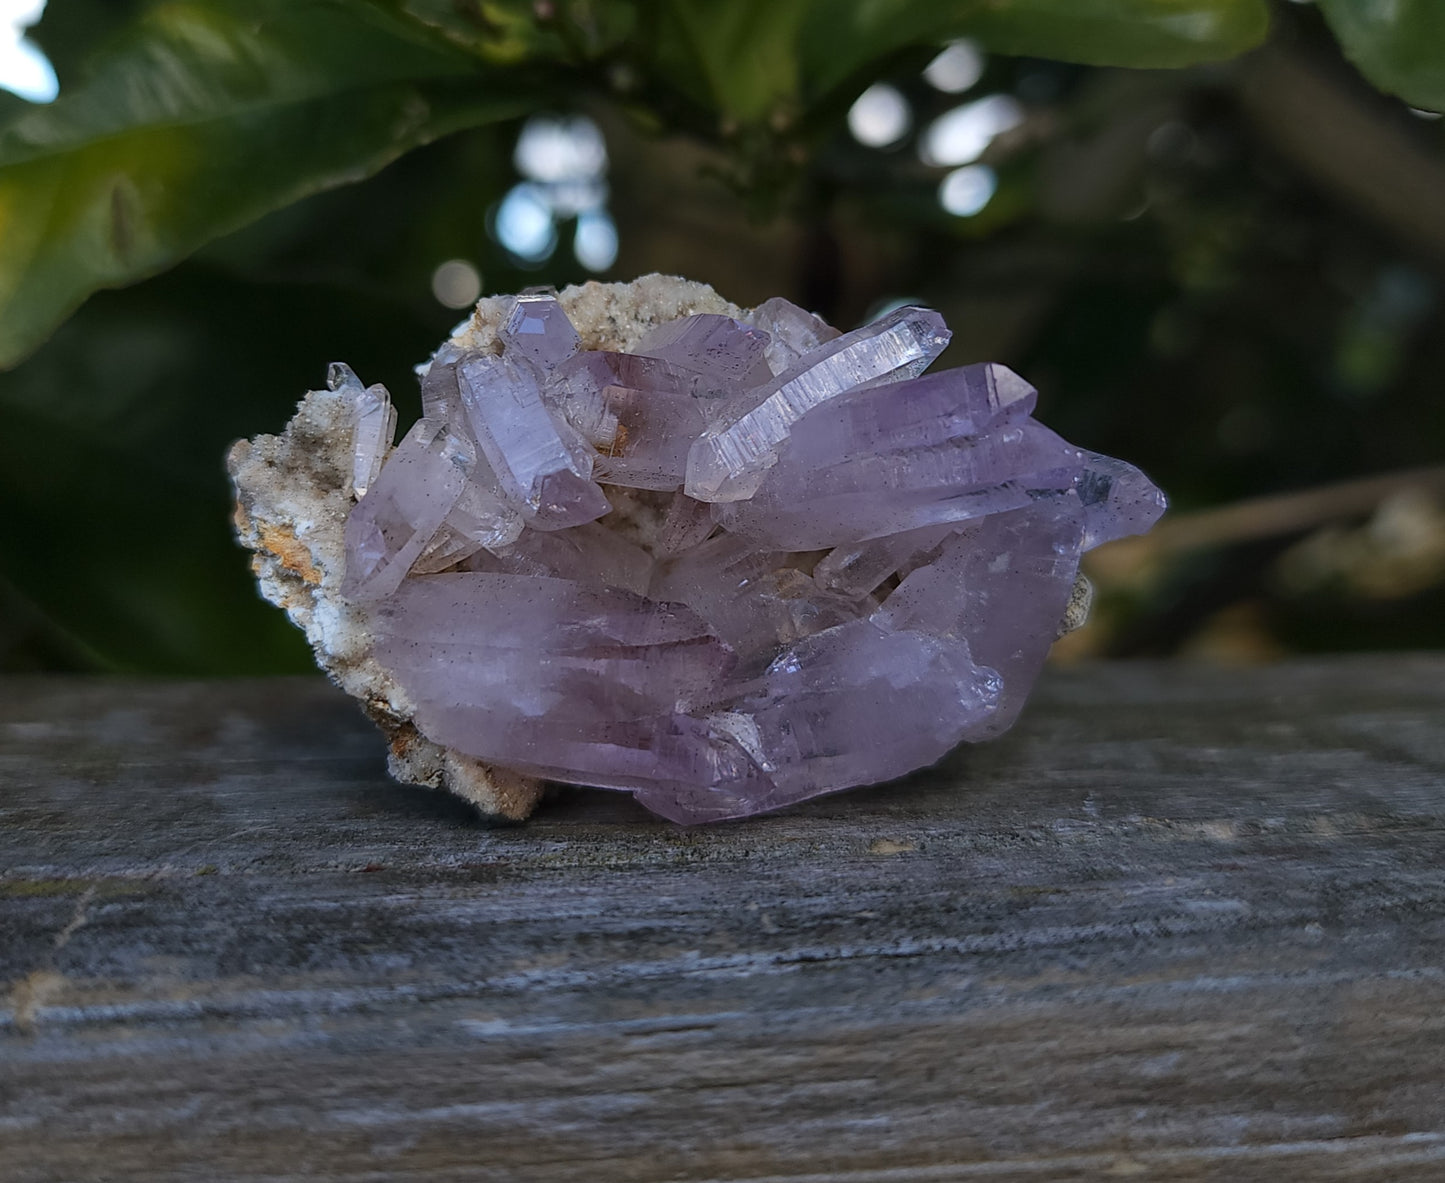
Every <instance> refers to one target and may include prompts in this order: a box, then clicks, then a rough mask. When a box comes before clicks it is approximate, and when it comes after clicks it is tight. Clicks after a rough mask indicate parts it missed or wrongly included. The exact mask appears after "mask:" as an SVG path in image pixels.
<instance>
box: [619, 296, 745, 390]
mask: <svg viewBox="0 0 1445 1183" xmlns="http://www.w3.org/2000/svg"><path fill="white" fill-rule="evenodd" d="M769 344H770V340H769V337H768V334H767V333H766V332H764V331H762V330H761V329H757V328H754V327H753V326H752V325H746V324H742V323H741V322H739V321H736V320H733V319H732V317H730V316H719V315H716V314H711V313H702V314H700V315H697V316H685V317H683V318H682V319H681V320H674V321H671V322H669V323H667V324H663V325H659V326H658V327H657V328H655V329H653V330H652V331H651V332H650V333H648V334H647V335H646V336H645V337H643V338H642V340H641V341H639V342H638V343H637V348H636V350H635V352H636V353H640V354H645V355H646V356H648V357H655V358H658V359H660V360H662V361H666V362H669V363H671V364H673V365H675V366H679V367H682V368H684V369H688V370H692V371H693V372H695V373H696V374H698V375H699V376H700V377H701V378H702V379H703V384H702V391H701V392H700V393H705V394H709V395H711V394H721V393H722V392H724V391H726V390H729V389H732V388H737V387H742V388H744V389H746V388H749V387H753V386H760V385H762V384H763V383H766V382H767V381H768V380H769V379H771V378H772V376H773V372H772V370H771V369H769V368H768V362H767V358H766V350H767V348H768V346H769Z"/></svg>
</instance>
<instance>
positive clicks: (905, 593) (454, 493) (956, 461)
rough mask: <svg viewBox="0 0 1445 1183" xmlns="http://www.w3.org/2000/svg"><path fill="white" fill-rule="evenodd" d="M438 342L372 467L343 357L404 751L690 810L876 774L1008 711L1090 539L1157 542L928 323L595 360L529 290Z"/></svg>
mask: <svg viewBox="0 0 1445 1183" xmlns="http://www.w3.org/2000/svg"><path fill="white" fill-rule="evenodd" d="M498 342H499V345H500V352H492V351H485V352H471V353H468V352H466V351H464V350H461V349H459V348H458V347H457V346H456V345H448V346H446V347H444V348H443V350H442V351H440V352H439V353H438V354H437V356H436V357H435V358H434V359H433V361H432V365H431V367H430V368H429V370H428V371H427V373H426V376H425V377H424V379H423V386H422V397H423V405H424V408H425V411H426V415H427V418H425V419H423V420H421V421H420V422H418V423H417V425H416V426H415V427H413V428H412V429H411V431H410V432H408V433H407V435H406V437H405V438H404V439H403V440H402V441H401V443H400V444H399V445H398V446H397V447H396V448H395V449H394V450H392V451H391V452H390V454H389V455H387V456H386V459H385V462H384V463H381V462H380V457H381V456H382V455H383V454H384V453H385V448H386V445H387V444H389V442H390V438H391V422H392V418H391V417H392V412H391V410H390V404H389V402H388V401H387V399H386V396H385V391H384V390H383V389H382V388H379V387H375V388H369V389H368V388H363V387H362V386H361V384H360V383H359V381H357V380H356V378H355V376H354V375H352V374H351V372H350V371H349V370H345V369H344V367H339V368H337V369H336V370H335V371H334V374H333V388H334V389H341V388H342V387H343V386H344V388H345V389H346V390H347V391H348V392H350V393H351V394H352V395H353V397H354V400H355V407H356V417H357V426H356V433H355V436H356V442H355V451H356V465H355V468H356V480H355V482H354V483H355V485H356V487H357V495H358V501H357V504H356V506H355V508H354V509H353V510H352V512H351V517H350V520H349V522H348V525H347V529H346V560H347V580H346V585H345V594H347V595H348V596H351V597H352V598H354V599H356V600H358V601H364V602H366V603H367V604H368V605H369V606H370V612H371V618H372V629H371V632H372V638H373V644H372V656H373V657H374V658H375V659H376V661H377V662H378V663H379V664H380V665H381V666H382V667H383V668H384V669H385V670H386V671H387V672H388V673H389V674H390V675H391V677H392V678H393V679H394V680H395V681H396V683H397V684H398V685H399V686H400V687H401V689H402V690H403V691H404V692H405V695H406V697H407V698H408V699H409V700H410V702H411V703H412V704H413V705H414V715H413V722H414V723H415V725H416V726H417V728H419V729H420V731H421V732H422V734H423V735H425V736H426V737H427V738H429V739H431V740H432V741H434V742H436V743H438V744H442V745H444V746H446V747H447V748H450V749H452V750H454V751H456V752H458V753H461V754H463V755H467V756H471V757H474V758H476V759H478V760H481V761H485V762H488V763H490V764H493V765H495V766H498V767H504V768H509V769H513V770H515V771H518V772H521V773H526V774H531V775H534V776H541V777H545V778H548V779H551V780H557V781H563V782H569V783H573V784H582V785H594V786H598V787H602V788H610V789H619V790H624V791H628V792H631V793H633V794H634V795H635V796H636V797H637V799H638V800H639V801H641V802H642V803H643V804H644V805H646V806H647V807H648V808H649V809H652V810H654V811H655V812H657V813H660V814H662V815H664V816H666V817H669V818H672V819H674V820H677V821H681V822H698V821H711V820H717V819H722V818H732V817H741V816H745V815H748V814H753V813H758V812H761V811H764V810H769V809H775V808H779V807H781V806H784V805H788V804H790V803H792V802H795V801H801V800H804V799H806V798H808V797H813V796H816V795H818V794H820V793H827V792H832V791H834V790H837V789H843V788H848V787H850V786H853V785H860V784H871V783H876V782H879V781H886V780H891V779H894V778H897V777H900V776H903V775H905V774H906V773H908V772H911V771H913V770H915V769H917V768H921V767H924V766H926V765H928V764H931V763H933V762H934V761H936V760H938V759H940V758H941V757H942V756H943V755H945V754H946V753H947V752H948V751H949V750H950V749H951V748H953V747H954V746H955V745H956V744H958V743H960V742H961V741H965V740H979V739H985V738H989V737H991V736H994V735H997V734H999V733H1000V732H1001V731H1003V730H1005V729H1006V728H1007V727H1008V726H1010V725H1011V724H1012V723H1013V721H1014V719H1015V718H1017V716H1018V713H1019V711H1020V709H1021V708H1022V706H1023V703H1024V700H1025V698H1026V697H1027V695H1028V692H1029V689H1030V687H1031V685H1032V683H1033V681H1034V679H1035V677H1036V676H1037V674H1038V671H1039V669H1040V667H1041V666H1042V664H1043V662H1044V658H1045V656H1046V655H1047V653H1048V649H1049V646H1050V644H1051V643H1052V642H1053V640H1054V638H1055V636H1056V635H1057V632H1058V628H1059V623H1060V620H1061V619H1062V617H1063V616H1064V613H1065V609H1066V606H1067V605H1068V603H1069V600H1070V596H1071V594H1072V592H1073V589H1074V584H1075V580H1076V577H1077V573H1078V565H1079V556H1080V554H1081V553H1082V552H1083V551H1085V550H1088V549H1089V548H1091V547H1093V546H1097V545H1098V544H1099V543H1101V542H1106V541H1108V540H1110V539H1112V538H1117V537H1120V536H1122V535H1125V534H1134V533H1139V532H1142V531H1144V530H1147V529H1148V528H1149V527H1150V526H1151V525H1152V524H1153V523H1154V522H1155V521H1156V520H1157V519H1158V517H1159V515H1160V514H1161V513H1163V511H1164V498H1163V495H1162V494H1161V493H1160V492H1159V490H1158V489H1156V488H1155V487H1154V486H1153V485H1152V484H1151V483H1150V482H1149V480H1148V478H1147V477H1145V476H1144V475H1143V474H1142V473H1141V472H1140V471H1139V470H1138V469H1136V468H1133V467H1132V466H1130V465H1128V464H1125V463H1123V462H1122V461H1118V460H1113V459H1111V458H1109V457H1106V456H1100V455H1097V454H1095V453H1092V452H1085V451H1082V450H1081V449H1078V448H1075V447H1073V446H1072V445H1071V444H1069V443H1067V442H1066V441H1064V440H1062V439H1060V438H1059V437H1058V436H1057V435H1055V434H1054V433H1053V432H1051V431H1049V430H1048V429H1047V428H1045V427H1043V426H1042V425H1041V424H1039V423H1038V422H1036V421H1035V420H1034V419H1033V418H1032V412H1033V408H1034V401H1035V395H1034V391H1033V389H1032V388H1031V387H1030V386H1029V385H1028V384H1027V383H1025V382H1024V381H1023V380H1022V379H1021V378H1019V377H1018V376H1017V375H1016V374H1014V373H1012V372H1011V371H1009V370H1007V369H1005V368H1003V367H1002V366H998V365H972V366H965V367H962V368H960V369H953V370H945V371H940V372H937V373H929V374H924V373H923V371H924V370H925V369H926V368H927V367H928V366H929V364H930V363H932V362H933V361H934V359H936V358H937V356H938V354H939V353H940V352H941V351H942V349H943V347H944V346H945V345H946V344H947V342H948V330H947V329H946V328H945V327H944V325H943V321H942V319H941V318H940V317H939V316H938V314H937V313H935V312H932V311H929V310H927V309H923V308H912V307H910V308H902V309H898V310H896V311H894V312H892V313H890V314H889V315H887V316H885V317H883V318H882V319H880V320H878V321H876V322H874V323H873V324H869V325H865V326H864V327H862V328H860V329H856V330H854V331H853V332H850V333H843V334H839V333H838V332H837V331H836V330H835V329H833V328H831V327H830V326H828V325H827V324H825V323H823V322H822V321H821V320H819V319H818V318H816V317H814V316H812V315H811V314H809V313H807V312H805V311H804V310H803V309H800V308H798V307H797V306H795V305H792V304H789V303H788V302H787V301H785V300H769V301H768V302H767V303H766V304H764V305H762V306H760V307H759V308H757V309H755V310H754V311H753V312H751V313H748V314H746V315H745V316H744V317H743V318H742V319H740V320H734V319H731V318H730V317H727V316H722V315H717V314H702V315H696V316H690V317H683V318H681V319H679V320H675V321H670V322H667V323H664V324H661V325H658V326H656V327H655V328H653V329H652V330H651V331H650V332H649V333H647V334H646V335H645V336H644V337H643V338H642V340H641V341H640V342H639V343H638V345H637V347H636V348H635V349H634V350H633V351H632V352H629V353H618V352H607V351H601V350H585V349H582V348H581V344H582V343H581V341H580V339H579V336H578V334H577V332H576V330H575V329H574V327H573V326H572V324H571V323H569V321H568V319H567V316H566V314H565V313H564V311H563V309H562V307H561V305H560V304H559V303H558V301H557V300H556V299H555V298H553V297H551V296H548V295H544V294H535V295H534V294H526V295H523V296H520V297H518V298H517V299H516V300H515V301H514V303H513V304H512V305H511V306H510V308H509V311H508V314H507V315H506V316H505V317H504V319H503V323H502V326H501V327H500V330H499V332H498Z"/></svg>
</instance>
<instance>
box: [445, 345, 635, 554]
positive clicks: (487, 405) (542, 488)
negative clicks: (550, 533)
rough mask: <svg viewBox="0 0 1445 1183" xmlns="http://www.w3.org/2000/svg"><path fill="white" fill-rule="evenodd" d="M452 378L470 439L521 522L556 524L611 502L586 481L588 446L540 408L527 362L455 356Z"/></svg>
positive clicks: (582, 518)
mask: <svg viewBox="0 0 1445 1183" xmlns="http://www.w3.org/2000/svg"><path fill="white" fill-rule="evenodd" d="M457 377H458V384H459V387H460V390H461V398H462V405H463V406H464V407H465V409H466V415H467V421H468V423H469V424H470V425H471V428H472V432H473V433H474V435H475V436H476V439H477V443H478V444H479V445H480V447H481V450H482V453H483V454H484V455H485V456H486V458H487V463H488V464H489V465H490V467H491V470H492V471H493V472H494V473H496V475H497V480H498V482H499V483H500V485H501V489H502V492H503V494H504V495H505V496H506V497H507V498H509V499H510V500H512V501H513V502H514V503H515V504H516V505H517V507H518V509H519V511H520V512H521V513H522V515H523V516H524V517H525V518H527V520H528V521H530V522H531V523H533V524H534V525H536V526H537V527H538V528H539V529H548V530H561V529H565V528H567V527H568V526H580V525H582V524H583V523H584V522H591V521H595V520H596V519H597V518H600V517H601V516H602V515H603V514H605V513H606V512H607V511H608V510H609V509H610V508H611V507H610V506H609V505H608V503H607V498H606V496H605V495H604V494H603V492H602V489H601V487H600V486H599V485H598V484H597V483H596V482H595V481H594V480H593V479H592V463H593V456H594V453H593V451H592V449H591V448H590V447H589V446H588V445H587V442H586V441H585V440H583V439H582V438H581V436H579V435H578V434H577V433H576V432H575V431H574V430H573V429H572V428H571V427H570V426H569V425H568V424H567V423H566V422H565V421H563V420H561V419H559V418H558V417H556V416H554V415H553V414H552V412H551V411H550V410H548V409H547V407H546V405H545V404H544V403H543V401H542V395H541V390H540V388H539V385H538V380H537V377H536V375H535V373H534V371H533V370H532V368H531V367H530V366H527V365H523V364H519V363H516V362H512V361H509V360H508V359H506V358H505V357H492V356H490V355H485V354H484V355H480V356H473V357H468V358H466V359H465V360H464V361H462V362H461V364H460V365H459V366H458V368H457Z"/></svg>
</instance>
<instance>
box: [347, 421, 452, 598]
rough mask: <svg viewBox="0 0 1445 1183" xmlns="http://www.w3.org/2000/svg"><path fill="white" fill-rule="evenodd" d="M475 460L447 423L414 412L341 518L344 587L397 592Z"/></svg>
mask: <svg viewBox="0 0 1445 1183" xmlns="http://www.w3.org/2000/svg"><path fill="white" fill-rule="evenodd" d="M475 464H476V452H475V450H474V449H473V448H472V445H471V444H470V442H468V441H467V440H466V439H465V438H463V437H461V436H458V435H456V434H454V433H452V432H450V431H448V430H447V428H446V426H445V424H441V423H436V422H433V421H432V420H430V419H419V420H418V421H417V422H416V424H415V426H413V427H412V429H411V430H410V431H408V432H407V433H406V435H405V436H404V437H403V438H402V441H401V443H400V444H398V445H397V447H396V449H395V450H394V451H393V452H392V453H391V455H390V456H389V457H387V460H386V463H385V464H384V465H382V469H381V475H380V476H378V477H377V479H376V483H375V484H374V485H373V486H372V488H371V489H370V491H369V492H368V494H367V496H366V497H365V498H363V499H362V500H361V501H359V502H357V504H356V507H355V508H354V509H353V510H352V511H351V516H350V517H349V518H348V519H347V521H346V579H345V582H344V583H343V585H342V594H343V595H346V596H348V597H350V598H352V599H357V600H375V599H379V598H381V597H383V596H389V595H391V594H392V593H393V592H394V591H396V589H397V588H398V587H399V586H400V585H401V582H402V580H403V579H404V578H405V576H406V574H407V572H409V571H410V570H411V568H412V565H413V564H414V563H415V562H416V561H417V559H419V558H420V557H421V554H422V552H423V551H424V550H425V549H426V546H427V544H428V543H429V542H430V541H431V539H432V536H433V535H434V534H435V533H436V532H437V530H438V529H440V528H441V525H442V523H443V522H444V521H445V520H446V517H447V515H448V514H449V513H450V512H451V510H452V507H453V506H455V505H456V503H457V501H458V499H459V498H460V497H461V495H462V492H463V490H464V489H465V488H466V484H467V477H468V475H469V474H470V472H471V470H472V468H473V467H474V466H475Z"/></svg>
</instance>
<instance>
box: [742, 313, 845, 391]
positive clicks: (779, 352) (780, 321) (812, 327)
mask: <svg viewBox="0 0 1445 1183" xmlns="http://www.w3.org/2000/svg"><path fill="white" fill-rule="evenodd" d="M748 322H749V323H750V324H752V325H754V326H756V327H757V328H758V329H759V330H761V331H762V332H764V333H766V334H767V335H768V343H767V346H766V348H765V350H764V358H765V360H766V361H767V363H768V368H769V369H770V370H771V371H772V372H773V373H774V374H781V373H782V372H783V371H784V370H787V369H789V368H791V367H792V366H793V365H794V364H796V363H797V361H798V359H799V358H800V357H802V356H803V355H804V354H807V353H812V352H813V350H815V349H817V348H818V346H820V345H824V344H826V343H827V342H829V341H832V340H834V339H835V338H836V337H838V336H840V334H839V332H838V330H837V329H835V328H834V327H833V326H832V325H830V324H828V323H827V322H826V321H824V320H823V319H821V318H820V317H817V316H814V315H813V314H812V313H811V312H808V311H807V310H806V309H803V308H799V307H798V306H797V305H796V304H794V303H792V301H790V300H784V299H783V298H782V297H781V296H774V297H773V298H772V299H770V300H764V301H763V302H762V303H761V304H759V305H758V306H757V307H756V308H754V309H753V310H752V312H751V313H750V314H749V316H748Z"/></svg>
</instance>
